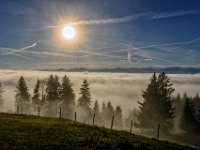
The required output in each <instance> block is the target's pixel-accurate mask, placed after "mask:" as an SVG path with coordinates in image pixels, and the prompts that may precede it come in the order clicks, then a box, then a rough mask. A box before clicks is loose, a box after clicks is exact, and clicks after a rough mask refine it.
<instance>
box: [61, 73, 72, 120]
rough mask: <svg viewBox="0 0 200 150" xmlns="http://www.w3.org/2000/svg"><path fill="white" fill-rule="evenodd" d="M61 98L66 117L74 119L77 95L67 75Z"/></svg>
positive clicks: (63, 82) (63, 80) (63, 83)
mask: <svg viewBox="0 0 200 150" xmlns="http://www.w3.org/2000/svg"><path fill="white" fill-rule="evenodd" d="M60 98H61V107H62V108H63V115H64V117H66V118H69V119H72V118H73V116H74V109H75V94H74V90H73V89H72V84H71V82H70V79H69V78H68V77H67V76H66V75H65V76H64V77H63V79H62V84H61V91H60Z"/></svg>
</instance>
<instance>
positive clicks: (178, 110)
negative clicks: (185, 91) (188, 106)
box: [173, 94, 183, 128]
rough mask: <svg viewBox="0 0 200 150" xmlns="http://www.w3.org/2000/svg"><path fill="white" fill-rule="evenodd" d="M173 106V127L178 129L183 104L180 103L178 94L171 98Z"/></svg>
mask: <svg viewBox="0 0 200 150" xmlns="http://www.w3.org/2000/svg"><path fill="white" fill-rule="evenodd" d="M173 102H174V103H173V106H174V107H175V114H176V117H175V119H174V126H175V127H176V128H178V127H179V121H180V118H181V112H182V109H183V102H182V98H181V96H180V94H178V95H177V96H176V97H174V98H173Z"/></svg>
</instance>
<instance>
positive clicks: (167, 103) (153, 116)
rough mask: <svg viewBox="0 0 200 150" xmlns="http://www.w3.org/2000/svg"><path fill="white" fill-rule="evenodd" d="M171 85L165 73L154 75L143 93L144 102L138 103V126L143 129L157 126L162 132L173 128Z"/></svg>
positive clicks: (172, 89)
mask: <svg viewBox="0 0 200 150" xmlns="http://www.w3.org/2000/svg"><path fill="white" fill-rule="evenodd" d="M172 86H173V84H172V83H171V81H170V78H169V77H168V76H167V75H165V73H161V74H159V76H158V77H157V75H156V74H155V73H154V74H153V76H152V78H151V80H150V84H148V86H147V89H146V91H143V94H142V97H143V98H144V102H142V103H141V102H138V103H139V105H140V106H139V109H140V113H139V114H138V121H139V123H138V126H139V127H143V128H155V126H157V124H160V125H161V126H162V128H161V129H162V130H163V131H168V130H169V129H171V128H172V127H173V119H174V108H173V106H172V98H171V95H172V93H173V92H174V88H173V87H172Z"/></svg>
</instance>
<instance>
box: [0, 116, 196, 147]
mask: <svg viewBox="0 0 200 150" xmlns="http://www.w3.org/2000/svg"><path fill="white" fill-rule="evenodd" d="M0 149H20V150H23V149H29V150H31V149H34V150H35V149H37V150H40V149H42V150H45V149H48V150H49V149H52V150H53V149H63V150H64V149H78V150H79V149H92V150H95V149H99V150H103V149H115V150H116V149H124V150H129V149H137V150H138V149H141V150H145V149H152V150H156V149H163V150H170V149H171V150H172V149H173V150H174V149H178V150H179V149H187V150H188V149H193V148H191V147H188V146H181V145H178V144H173V143H169V142H168V141H158V140H156V139H151V138H146V137H142V136H137V135H134V134H130V133H128V132H123V131H115V130H109V129H105V128H99V127H92V126H89V125H85V124H81V123H75V122H73V121H70V120H66V119H56V118H43V117H36V116H25V115H11V114H2V113H1V114H0Z"/></svg>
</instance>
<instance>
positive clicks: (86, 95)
mask: <svg viewBox="0 0 200 150" xmlns="http://www.w3.org/2000/svg"><path fill="white" fill-rule="evenodd" d="M79 94H80V95H81V96H80V97H79V99H78V101H77V102H78V110H79V112H80V113H82V114H81V115H82V117H81V118H82V120H83V121H84V122H86V121H88V120H89V118H90V117H91V116H92V114H91V109H90V105H91V102H92V101H91V92H90V88H89V83H88V81H87V80H84V81H83V83H82V85H81V88H80V93H79ZM90 119H91V118H90Z"/></svg>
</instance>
